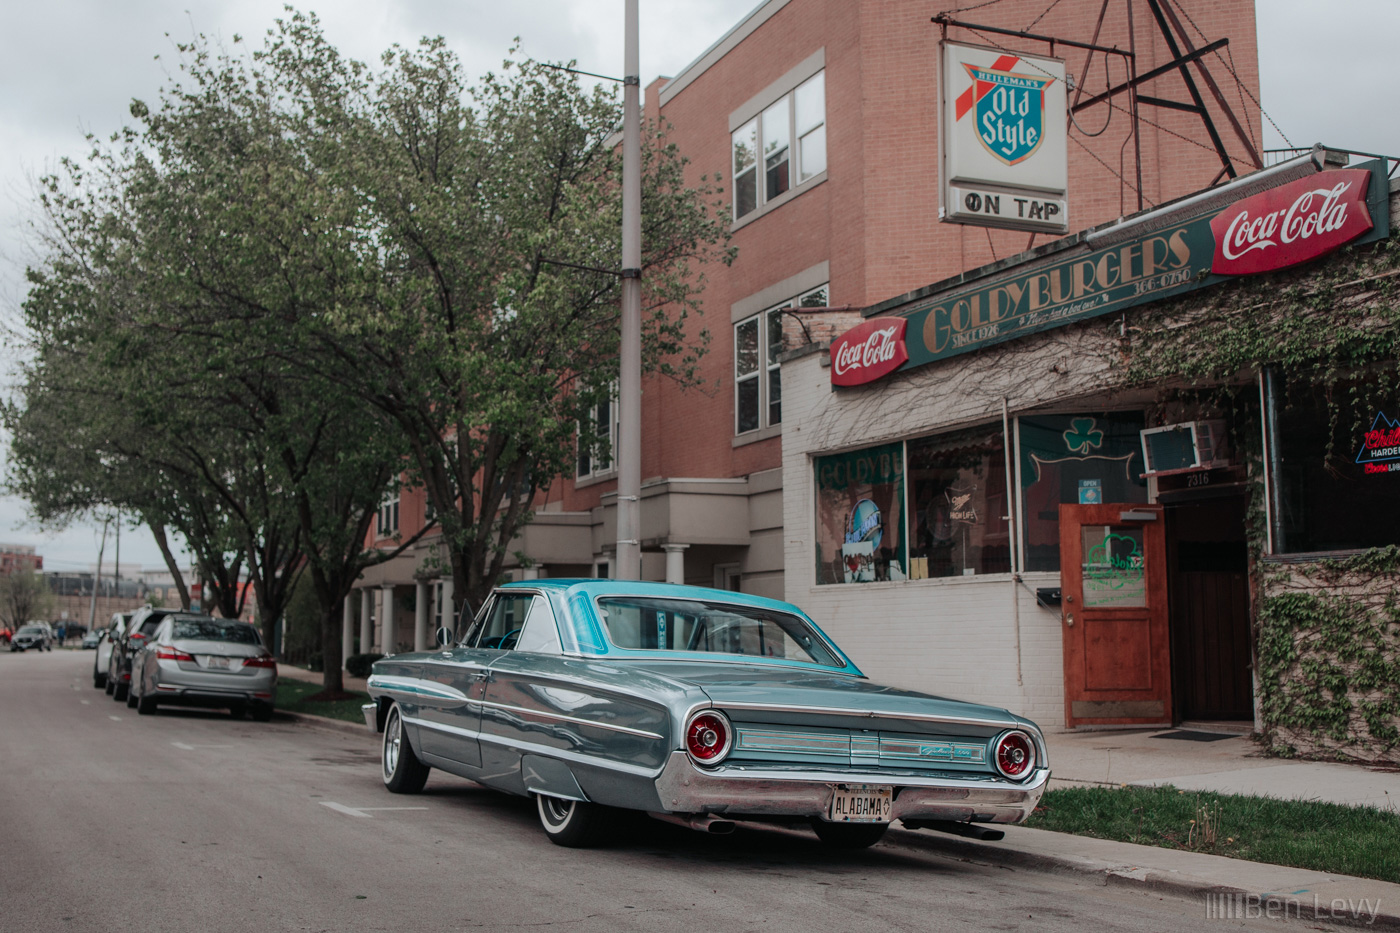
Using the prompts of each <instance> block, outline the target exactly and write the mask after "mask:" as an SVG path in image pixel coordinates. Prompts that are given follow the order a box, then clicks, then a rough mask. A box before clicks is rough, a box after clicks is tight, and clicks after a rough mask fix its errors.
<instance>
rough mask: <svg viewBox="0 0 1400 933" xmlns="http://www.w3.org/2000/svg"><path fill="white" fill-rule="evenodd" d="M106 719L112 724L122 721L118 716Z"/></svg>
mask: <svg viewBox="0 0 1400 933" xmlns="http://www.w3.org/2000/svg"><path fill="white" fill-rule="evenodd" d="M107 718H108V719H110V720H112V722H121V721H122V718H121V717H120V716H108V717H107Z"/></svg>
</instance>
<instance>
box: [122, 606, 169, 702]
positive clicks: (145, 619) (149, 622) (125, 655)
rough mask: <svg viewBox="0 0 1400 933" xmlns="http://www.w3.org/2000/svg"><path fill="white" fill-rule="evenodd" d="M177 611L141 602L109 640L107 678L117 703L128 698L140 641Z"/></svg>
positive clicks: (144, 639)
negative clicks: (133, 660) (139, 606)
mask: <svg viewBox="0 0 1400 933" xmlns="http://www.w3.org/2000/svg"><path fill="white" fill-rule="evenodd" d="M179 611H180V610H179V609H156V608H153V607H151V606H142V607H141V608H140V609H137V610H136V611H135V612H133V613H132V614H131V619H130V621H128V622H127V624H126V631H125V632H123V633H122V634H121V636H120V637H118V638H115V639H113V641H112V658H111V660H110V661H109V662H108V664H107V679H108V680H110V681H111V682H112V690H111V691H110V692H111V694H112V699H114V700H116V701H117V702H118V703H120V702H122V701H123V700H129V699H130V698H131V659H132V658H133V657H135V655H136V652H137V651H139V650H140V649H141V645H142V643H143V642H145V641H147V640H148V639H150V637H151V636H152V635H154V634H155V632H156V628H158V627H159V626H160V623H161V622H162V621H164V620H165V617H166V616H168V615H170V614H171V613H174V612H179ZM127 705H129V706H132V705H135V704H134V703H128V704H127Z"/></svg>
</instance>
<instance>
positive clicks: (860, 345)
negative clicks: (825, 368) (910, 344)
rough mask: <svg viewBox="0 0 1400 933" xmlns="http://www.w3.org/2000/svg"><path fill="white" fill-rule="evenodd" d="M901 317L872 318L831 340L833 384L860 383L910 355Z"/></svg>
mask: <svg viewBox="0 0 1400 933" xmlns="http://www.w3.org/2000/svg"><path fill="white" fill-rule="evenodd" d="M908 324H909V322H908V321H907V320H905V319H904V318H902V317H877V318H871V319H870V320H868V321H865V322H864V323H862V324H857V325H856V326H855V327H853V328H851V329H850V330H848V331H846V332H845V333H844V334H842V335H841V336H840V337H837V338H836V339H835V340H834V341H832V344H831V384H832V385H837V386H858V385H863V384H865V383H867V382H873V381H875V380H876V379H879V378H880V377H881V376H887V375H889V374H890V373H892V372H894V371H895V370H896V369H898V368H899V367H901V366H903V365H904V363H905V361H906V360H908V359H909V351H908V350H907V349H905V346H904V329H905V327H907V326H908Z"/></svg>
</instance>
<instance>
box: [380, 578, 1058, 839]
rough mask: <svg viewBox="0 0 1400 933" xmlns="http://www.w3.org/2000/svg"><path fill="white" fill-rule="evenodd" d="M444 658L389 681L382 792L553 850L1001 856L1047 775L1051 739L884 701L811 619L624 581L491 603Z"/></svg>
mask: <svg viewBox="0 0 1400 933" xmlns="http://www.w3.org/2000/svg"><path fill="white" fill-rule="evenodd" d="M445 634H446V633H445V632H444V633H442V634H441V635H440V640H442V641H444V642H445V643H444V644H442V646H441V647H440V649H439V650H436V651H427V652H417V653H413V654H401V655H391V656H389V657H386V658H383V659H382V660H379V661H377V662H375V664H374V670H373V674H372V676H371V677H370V679H369V693H370V696H371V697H373V700H374V702H372V703H369V704H366V705H365V707H364V712H365V722H366V724H367V725H368V726H369V727H370V728H371V729H373V730H375V731H376V732H382V733H383V736H384V738H383V754H382V770H383V778H384V784H385V786H386V787H388V789H389V790H391V791H393V792H395V793H415V792H417V791H419V790H421V789H422V788H423V784H424V782H425V781H426V780H427V777H428V772H429V770H430V768H441V769H442V770H444V771H448V772H451V773H452V774H457V775H461V776H462V777H466V778H470V779H471V780H473V781H477V782H480V783H481V784H484V785H486V786H488V787H492V788H495V789H497V790H501V791H505V792H506V793H511V794H521V795H525V794H528V795H531V796H533V797H534V798H535V799H536V801H537V805H538V809H539V816H540V822H541V823H542V824H543V826H544V829H545V832H546V833H547V834H548V836H549V838H550V839H552V840H553V841H554V842H556V843H559V844H560V845H566V846H579V845H587V844H589V843H590V842H592V841H594V840H595V839H596V838H597V837H598V836H599V835H600V833H602V832H604V831H605V830H606V829H607V828H608V824H609V822H610V820H609V817H610V813H615V811H611V810H610V808H628V809H634V810H645V811H648V812H650V813H651V814H652V815H654V816H657V817H659V818H662V819H667V820H671V821H673V822H680V823H683V824H686V825H690V826H693V827H695V828H697V829H704V830H708V831H711V832H724V831H727V830H729V829H732V828H733V821H734V820H764V821H777V822H794V821H803V822H810V824H811V826H812V828H813V829H814V830H815V831H816V834H817V835H818V836H819V837H820V838H821V839H822V840H823V841H825V842H828V843H830V844H833V845H839V846H868V845H871V844H873V843H875V842H876V841H878V840H879V839H880V837H881V836H882V835H883V834H884V832H885V829H886V828H887V827H888V826H889V824H890V823H891V822H892V821H894V820H900V821H902V823H903V824H904V825H905V826H906V827H912V828H929V829H940V830H946V831H950V832H957V833H960V834H963V835H981V836H982V837H983V838H996V837H998V836H999V835H1000V833H999V832H997V831H995V830H989V829H986V828H983V827H979V826H976V825H974V824H987V823H1019V822H1021V821H1023V820H1025V819H1026V817H1028V816H1029V815H1030V813H1031V811H1032V810H1033V809H1034V808H1035V804H1036V802H1037V801H1038V800H1039V799H1040V795H1041V793H1042V792H1043V791H1044V789H1045V783H1046V781H1047V780H1048V779H1049V776H1050V771H1049V768H1048V764H1047V761H1046V756H1045V741H1044V738H1043V737H1042V735H1041V732H1040V730H1039V729H1038V728H1037V727H1036V725H1035V724H1034V723H1032V722H1030V721H1028V720H1026V719H1022V718H1021V717H1019V716H1015V715H1012V714H1011V713H1008V712H1007V711H1005V710H1001V709H995V708H992V707H987V706H978V705H975V704H971V703H963V702H958V701H955V700H947V699H942V698H939V697H935V696H928V695H926V694H922V693H915V692H912V691H909V690H899V689H895V688H893V687H882V686H879V685H877V684H873V683H871V682H870V681H869V680H868V679H867V678H866V677H865V676H864V675H863V674H862V673H861V672H860V670H859V669H858V668H857V667H856V666H855V664H853V663H851V661H850V659H849V658H847V657H846V655H845V654H843V653H842V652H841V649H839V648H837V647H836V645H835V644H834V643H833V642H832V641H831V640H830V639H829V638H827V637H826V635H825V634H823V633H822V631H821V630H820V629H819V628H817V626H816V624H815V623H813V622H812V620H811V619H809V618H807V616H806V615H804V614H803V613H802V611H801V610H799V609H798V608H797V607H796V606H793V605H790V604H788V603H784V602H779V601H777V600H771V599H762V598H758V597H754V596H746V595H744V594H741V593H731V592H727V591H724V590H711V589H702V588H698V587H690V586H677V585H671V584H660V583H637V582H626V581H613V580H533V581H527V582H522V583H512V584H507V585H505V586H502V587H499V588H497V589H496V590H495V591H494V592H493V594H492V595H491V597H490V599H488V600H487V602H486V603H485V605H484V606H483V607H482V609H481V612H480V613H478V615H477V617H476V618H475V620H473V621H472V622H471V624H470V626H468V627H467V628H466V630H465V633H464V634H462V636H461V637H460V639H456V640H455V641H454V640H450V639H447V638H445Z"/></svg>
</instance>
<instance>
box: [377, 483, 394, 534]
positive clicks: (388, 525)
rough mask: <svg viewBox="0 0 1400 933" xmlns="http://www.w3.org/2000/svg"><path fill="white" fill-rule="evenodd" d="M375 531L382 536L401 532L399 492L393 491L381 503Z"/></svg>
mask: <svg viewBox="0 0 1400 933" xmlns="http://www.w3.org/2000/svg"><path fill="white" fill-rule="evenodd" d="M375 532H376V534H377V535H378V536H379V537H381V538H388V537H391V536H393V535H396V534H398V533H399V494H398V493H397V492H392V493H390V494H389V495H388V496H386V497H385V498H384V501H383V502H381V503H380V504H379V518H378V520H377V521H376V522H375Z"/></svg>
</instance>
